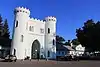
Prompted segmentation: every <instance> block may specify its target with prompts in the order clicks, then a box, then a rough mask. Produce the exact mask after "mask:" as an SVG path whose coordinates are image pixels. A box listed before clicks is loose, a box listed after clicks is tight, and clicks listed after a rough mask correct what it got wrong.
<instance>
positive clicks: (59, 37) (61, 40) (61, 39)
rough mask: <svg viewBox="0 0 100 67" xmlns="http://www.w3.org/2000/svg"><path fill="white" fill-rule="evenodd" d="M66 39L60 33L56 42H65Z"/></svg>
mask: <svg viewBox="0 0 100 67" xmlns="http://www.w3.org/2000/svg"><path fill="white" fill-rule="evenodd" d="M64 42H65V39H64V38H63V37H61V36H59V35H57V36H56V44H64Z"/></svg>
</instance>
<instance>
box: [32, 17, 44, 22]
mask: <svg viewBox="0 0 100 67" xmlns="http://www.w3.org/2000/svg"><path fill="white" fill-rule="evenodd" d="M30 20H32V21H36V22H42V23H43V22H44V21H43V20H39V19H36V18H30Z"/></svg>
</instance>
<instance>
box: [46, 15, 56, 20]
mask: <svg viewBox="0 0 100 67" xmlns="http://www.w3.org/2000/svg"><path fill="white" fill-rule="evenodd" d="M45 20H46V21H57V19H56V18H55V17H53V16H48V17H46V18H45Z"/></svg>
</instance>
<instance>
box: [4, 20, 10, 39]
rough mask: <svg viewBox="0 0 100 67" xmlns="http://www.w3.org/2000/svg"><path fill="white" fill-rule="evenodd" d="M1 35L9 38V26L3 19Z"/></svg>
mask: <svg viewBox="0 0 100 67" xmlns="http://www.w3.org/2000/svg"><path fill="white" fill-rule="evenodd" d="M3 37H4V38H7V39H9V37H10V32H9V27H8V21H7V19H5V21H4V26H3Z"/></svg>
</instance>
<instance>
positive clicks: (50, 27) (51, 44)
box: [45, 16, 57, 59]
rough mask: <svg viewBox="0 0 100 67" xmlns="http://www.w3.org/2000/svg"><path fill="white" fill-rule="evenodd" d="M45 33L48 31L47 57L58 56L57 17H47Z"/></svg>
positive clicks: (46, 38)
mask: <svg viewBox="0 0 100 67" xmlns="http://www.w3.org/2000/svg"><path fill="white" fill-rule="evenodd" d="M45 21H46V25H45V33H46V37H45V40H46V55H47V58H53V59H55V58H56V36H55V35H56V21H57V20H56V18H55V17H52V16H49V17H46V18H45Z"/></svg>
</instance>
